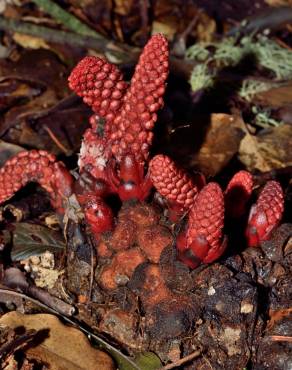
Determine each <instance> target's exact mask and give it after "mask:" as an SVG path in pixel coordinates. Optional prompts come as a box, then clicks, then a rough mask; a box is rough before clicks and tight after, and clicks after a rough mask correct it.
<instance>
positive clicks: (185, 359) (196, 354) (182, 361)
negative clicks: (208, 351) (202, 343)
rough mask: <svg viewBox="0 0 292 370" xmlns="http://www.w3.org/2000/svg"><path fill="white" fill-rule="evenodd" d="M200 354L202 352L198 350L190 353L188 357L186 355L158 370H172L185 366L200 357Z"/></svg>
mask: <svg viewBox="0 0 292 370" xmlns="http://www.w3.org/2000/svg"><path fill="white" fill-rule="evenodd" d="M201 353H202V350H201V349H198V350H197V351H195V352H193V353H191V354H190V355H187V356H185V357H183V358H181V359H180V360H178V361H175V362H172V363H171V364H168V365H165V366H163V367H162V368H160V370H170V369H173V368H175V367H178V366H181V365H183V364H185V363H186V362H188V361H191V360H193V359H194V358H196V357H199V356H200V355H201Z"/></svg>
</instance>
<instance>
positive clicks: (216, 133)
mask: <svg viewBox="0 0 292 370" xmlns="http://www.w3.org/2000/svg"><path fill="white" fill-rule="evenodd" d="M243 137H244V122H243V121H242V119H241V117H239V116H233V115H229V114H223V113H218V114H212V115H211V120H210V123H209V127H208V131H207V133H206V136H205V139H204V142H203V144H202V146H201V148H200V150H199V152H198V153H197V154H196V155H195V156H194V158H193V160H192V164H193V165H196V166H197V167H198V168H200V170H201V171H202V172H203V173H204V174H205V175H210V176H214V175H216V174H217V173H218V172H220V170H222V169H223V168H224V167H225V166H226V165H227V163H228V162H229V161H230V160H231V158H232V157H233V156H234V155H235V154H236V153H237V151H238V148H239V145H240V142H241V140H242V138H243Z"/></svg>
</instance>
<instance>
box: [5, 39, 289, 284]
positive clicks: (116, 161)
mask: <svg viewBox="0 0 292 370" xmlns="http://www.w3.org/2000/svg"><path fill="white" fill-rule="evenodd" d="M167 75H168V45H167V40H166V39H165V37H164V36H163V35H161V34H158V35H154V36H153V37H152V38H151V39H150V40H149V42H148V43H147V45H146V46H145V48H144V50H143V52H142V54H141V56H140V58H139V62H138V64H137V66H136V69H135V72H134V75H133V77H132V80H131V82H130V83H129V84H128V83H127V82H125V81H124V80H123V77H122V74H121V72H120V71H119V70H118V68H117V67H116V66H113V65H112V64H110V63H109V62H107V61H106V60H103V59H100V58H96V57H85V58H84V59H83V60H82V61H81V62H79V64H78V65H77V66H76V67H75V68H74V69H73V71H72V73H71V75H70V77H69V86H70V88H71V89H72V90H74V91H75V92H76V93H77V94H78V95H79V96H80V97H82V98H83V100H84V102H85V103H86V104H88V105H89V106H90V107H91V108H92V110H93V112H94V115H92V117H91V118H90V124H91V127H90V128H89V129H87V130H86V132H85V134H84V138H83V141H82V145H81V149H80V156H79V161H78V165H79V172H80V173H79V177H78V179H77V180H74V179H73V177H72V176H71V174H70V172H69V171H68V170H67V169H66V168H65V166H64V164H63V163H62V162H57V161H56V159H55V157H54V156H53V155H51V154H49V153H47V152H45V151H36V150H32V151H30V152H27V151H25V152H21V153H19V154H18V155H17V156H15V157H14V158H12V159H10V160H8V161H7V162H6V164H5V165H4V167H3V168H2V169H1V170H0V202H1V203H2V202H4V201H6V200H8V199H9V198H10V197H12V196H13V194H14V193H15V192H17V191H18V190H19V189H20V188H21V187H22V186H24V185H25V184H26V183H27V182H29V181H35V182H37V183H39V184H40V185H41V186H42V187H43V188H44V189H45V190H46V191H48V193H49V195H50V199H51V203H52V206H53V207H55V208H56V210H57V212H58V213H60V214H64V212H65V209H66V207H67V206H68V199H69V198H70V197H71V196H72V195H73V194H75V195H76V197H77V200H78V201H79V204H80V206H81V208H82V210H83V212H84V216H85V221H86V223H87V225H88V226H89V228H90V230H91V232H92V234H93V235H94V237H95V239H96V242H97V251H98V254H99V256H101V257H109V256H114V257H113V259H114V262H113V263H112V264H111V265H109V266H108V267H107V268H106V269H104V270H103V272H102V276H103V278H102V284H101V285H102V286H105V287H107V288H109V289H112V288H115V287H116V286H117V281H116V280H115V279H116V278H119V276H120V275H121V276H122V275H123V273H124V272H125V271H126V276H127V278H129V277H130V276H131V275H132V273H133V271H134V269H135V268H136V267H137V266H138V265H139V264H141V263H142V262H145V261H146V260H148V262H149V261H150V262H151V263H156V264H157V263H158V262H159V259H160V256H161V254H162V252H163V249H164V248H166V246H168V245H172V242H173V235H172V234H171V233H170V231H169V230H168V229H167V228H165V227H164V226H162V225H159V224H158V223H159V216H158V215H157V213H156V210H154V208H153V207H151V206H150V205H148V204H145V203H133V202H128V203H125V204H124V205H123V207H122V209H121V211H120V213H119V215H118V217H117V218H115V217H114V214H113V212H112V210H111V208H110V207H109V205H108V204H107V203H106V199H107V197H108V195H111V194H113V193H114V194H117V195H118V196H119V197H120V199H121V200H122V201H123V202H126V201H129V200H137V201H139V202H144V201H145V200H146V199H147V197H148V196H149V194H150V191H151V189H152V186H154V187H155V188H156V190H157V191H158V193H160V195H162V196H163V197H164V198H165V199H166V201H167V203H168V207H169V211H170V212H169V218H170V220H171V221H172V222H175V223H176V222H178V221H179V223H178V225H179V226H181V221H182V220H181V216H183V215H187V216H188V219H187V226H186V229H185V231H183V232H181V233H180V234H179V235H178V236H177V240H176V245H177V250H178V257H179V259H180V260H181V261H182V262H183V263H185V264H186V265H187V266H189V267H190V268H195V267H197V266H198V265H199V264H201V263H211V262H213V261H215V260H216V259H218V258H219V257H220V256H222V254H223V253H224V251H225V248H226V245H227V242H226V240H227V239H226V237H225V236H224V233H223V228H224V213H225V209H224V208H226V214H227V216H230V217H240V216H242V215H244V213H245V211H246V206H247V202H248V200H249V198H250V196H251V192H252V187H253V180H252V175H251V174H250V173H249V172H247V171H240V172H238V173H237V174H235V175H234V177H233V178H232V179H231V181H230V183H229V184H228V186H227V189H226V191H225V194H223V192H222V190H221V188H220V187H219V185H218V184H216V183H213V182H211V183H209V184H207V185H205V178H204V176H203V175H200V176H199V177H198V178H195V177H192V176H191V175H190V174H187V173H186V172H185V171H184V170H183V169H180V168H179V167H178V166H177V165H176V164H175V163H174V162H173V161H172V160H171V159H170V158H169V157H168V156H166V155H163V154H159V155H156V156H155V157H153V158H152V159H151V160H150V161H149V149H150V146H151V143H152V138H153V133H152V129H153V126H154V124H155V122H156V120H157V111H158V110H159V109H160V108H161V107H162V106H163V98H162V97H163V94H164V91H165V86H166V78H167ZM147 167H149V168H147ZM147 170H148V172H147ZM224 203H225V205H224ZM129 204H131V206H129V208H127V205H129ZM133 204H134V205H133ZM282 213H283V192H282V189H281V187H280V185H279V184H278V183H277V182H275V181H271V182H269V183H268V184H267V185H266V186H265V188H264V189H263V191H262V193H261V195H260V197H259V199H258V201H257V203H256V204H255V205H254V206H253V207H252V210H251V213H250V217H249V222H248V228H247V233H246V234H247V239H248V245H249V246H256V245H258V244H259V243H260V242H261V241H262V240H266V239H267V238H269V237H270V235H271V232H272V231H273V229H274V228H275V227H276V226H277V225H278V223H279V222H280V219H281V215H282ZM137 230H138V231H137ZM109 231H111V232H109ZM105 232H108V233H105ZM120 239H122V240H120ZM153 246H154V247H153ZM153 248H154V249H155V250H153ZM129 258H132V261H131V264H130V265H129V262H128V261H129ZM154 270H155V269H154ZM122 280H123V279H122Z"/></svg>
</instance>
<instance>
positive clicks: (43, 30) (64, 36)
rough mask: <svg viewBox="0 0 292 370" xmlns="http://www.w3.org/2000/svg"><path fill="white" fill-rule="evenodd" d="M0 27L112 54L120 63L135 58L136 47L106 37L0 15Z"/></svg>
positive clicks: (50, 40) (108, 54)
mask: <svg viewBox="0 0 292 370" xmlns="http://www.w3.org/2000/svg"><path fill="white" fill-rule="evenodd" d="M0 29H1V30H4V31H12V32H19V33H23V34H26V35H31V36H35V37H39V38H42V39H44V40H46V41H48V42H55V43H59V44H69V45H75V46H79V47H83V48H89V49H93V50H97V51H98V52H100V53H104V54H107V56H113V57H115V58H116V59H117V60H116V62H120V63H129V62H132V61H135V60H136V59H137V55H138V54H136V49H135V48H133V47H130V46H128V45H123V44H120V43H117V42H113V41H111V40H107V39H105V38H104V39H99V38H96V37H92V36H84V35H79V34H77V33H74V32H67V31H60V30H54V29H52V28H48V27H44V26H39V25H35V24H32V23H29V22H22V21H18V20H15V19H6V18H4V17H0Z"/></svg>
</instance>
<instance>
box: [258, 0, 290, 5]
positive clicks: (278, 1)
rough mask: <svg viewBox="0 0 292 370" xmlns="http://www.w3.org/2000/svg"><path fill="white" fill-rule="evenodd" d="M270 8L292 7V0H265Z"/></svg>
mask: <svg viewBox="0 0 292 370" xmlns="http://www.w3.org/2000/svg"><path fill="white" fill-rule="evenodd" d="M265 2H266V3H267V4H269V5H270V6H290V5H292V0H265Z"/></svg>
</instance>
